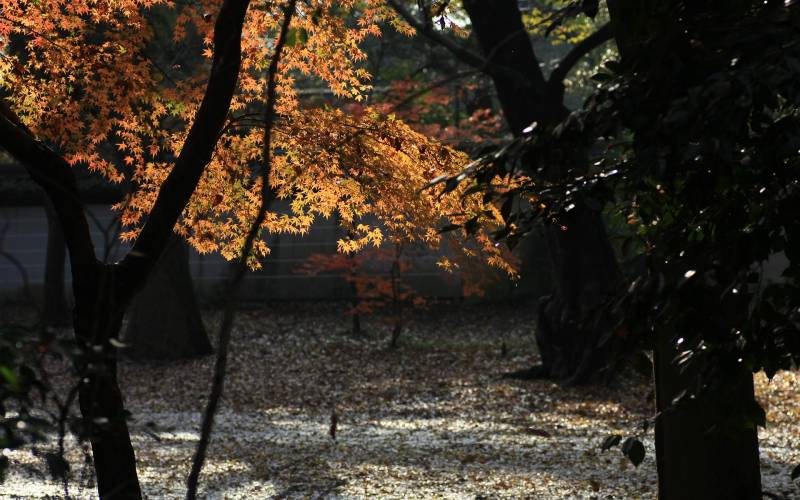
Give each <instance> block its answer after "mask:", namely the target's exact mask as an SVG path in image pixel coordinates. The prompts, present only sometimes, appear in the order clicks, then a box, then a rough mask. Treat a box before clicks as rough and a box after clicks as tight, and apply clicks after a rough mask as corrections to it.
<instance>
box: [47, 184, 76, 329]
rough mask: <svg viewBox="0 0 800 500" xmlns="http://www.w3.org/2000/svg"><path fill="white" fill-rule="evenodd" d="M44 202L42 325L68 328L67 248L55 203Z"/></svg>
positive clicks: (48, 200)
mask: <svg viewBox="0 0 800 500" xmlns="http://www.w3.org/2000/svg"><path fill="white" fill-rule="evenodd" d="M43 201H44V211H45V215H46V216H47V256H46V257H45V267H44V307H43V309H42V323H43V326H45V327H60V326H67V325H69V324H70V320H71V318H70V316H71V315H70V311H69V307H68V306H67V299H66V295H65V293H64V267H65V265H64V263H65V260H66V257H67V246H66V242H65V241H64V233H63V232H62V231H61V223H60V222H58V215H57V214H56V212H55V208H54V207H53V203H52V202H51V201H50V199H49V198H48V197H46V196H45V197H44V200H43Z"/></svg>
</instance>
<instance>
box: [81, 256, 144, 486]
mask: <svg viewBox="0 0 800 500" xmlns="http://www.w3.org/2000/svg"><path fill="white" fill-rule="evenodd" d="M74 272H76V273H77V272H80V273H82V274H83V275H84V279H86V277H87V275H88V276H89V278H88V279H89V280H90V281H89V282H88V283H87V286H86V287H85V288H83V289H81V290H80V291H79V292H78V293H76V295H75V324H74V327H75V337H76V340H77V341H78V344H79V345H80V346H81V348H82V351H83V352H82V355H81V356H80V357H79V358H78V359H77V363H76V364H77V369H78V373H80V374H82V376H83V377H84V378H83V379H82V381H81V384H80V388H79V394H78V395H79V403H80V409H81V415H82V416H83V427H84V428H83V430H84V432H86V433H87V434H88V436H89V439H90V441H91V444H92V455H93V457H94V464H95V472H96V474H97V489H98V493H99V495H100V498H101V499H107V498H114V499H132V500H135V499H140V498H141V497H142V493H141V490H140V487H139V479H138V476H137V472H136V457H135V455H134V451H133V446H132V444H131V439H130V433H129V432H128V425H127V422H126V419H125V417H126V412H125V406H124V404H123V401H122V394H121V392H120V389H119V385H118V383H117V358H116V349H115V348H114V347H113V344H112V339H117V340H118V337H119V331H120V327H121V325H122V316H123V314H124V311H125V306H126V302H127V301H126V300H125V296H124V294H122V293H120V291H121V290H124V289H125V287H124V284H123V283H120V282H119V281H118V279H119V278H118V273H117V269H116V267H115V266H113V265H107V264H101V263H100V262H96V263H95V264H94V266H92V267H91V268H89V269H76V270H75V271H74Z"/></svg>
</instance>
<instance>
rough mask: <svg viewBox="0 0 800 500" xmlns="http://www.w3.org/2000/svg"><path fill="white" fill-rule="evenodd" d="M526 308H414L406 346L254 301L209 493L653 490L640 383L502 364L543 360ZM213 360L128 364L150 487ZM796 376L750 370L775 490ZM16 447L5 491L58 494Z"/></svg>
mask: <svg viewBox="0 0 800 500" xmlns="http://www.w3.org/2000/svg"><path fill="white" fill-rule="evenodd" d="M532 309H533V308H532V306H522V305H520V306H495V307H492V306H481V307H479V308H474V307H473V308H453V307H449V308H448V309H447V310H446V311H444V313H443V314H433V313H432V312H431V311H429V312H427V313H422V314H416V315H414V317H413V319H412V320H411V321H410V322H409V324H408V329H407V331H406V332H405V333H404V337H403V339H402V340H403V342H402V345H401V348H400V349H399V350H397V351H387V350H386V349H385V344H386V338H385V337H386V336H387V335H388V327H387V325H385V324H384V323H382V322H381V321H380V320H377V319H373V320H371V321H367V322H366V329H367V330H368V332H367V336H366V337H363V338H354V337H352V336H351V335H349V334H347V333H346V332H345V330H346V329H347V327H348V325H349V319H348V318H347V317H346V316H344V314H343V312H342V310H339V309H338V308H337V307H335V306H331V305H328V306H325V307H324V308H320V307H318V306H315V305H311V304H309V305H299V306H287V305H276V306H273V307H270V308H269V309H267V310H265V311H261V312H250V313H244V314H243V315H241V316H239V318H240V321H239V327H238V329H237V331H236V335H235V341H234V342H235V344H234V346H233V349H232V360H231V365H230V370H229V373H228V379H227V385H226V395H225V399H224V401H223V410H222V411H221V413H220V415H219V417H218V419H217V426H216V430H215V434H214V439H213V443H212V446H211V449H210V451H209V460H208V462H207V465H206V468H205V469H204V473H203V476H202V485H203V490H202V492H201V495H200V496H201V497H202V498H229V499H236V498H242V499H254V498H376V497H382V498H520V497H529V498H545V499H548V498H593V497H594V498H598V499H599V498H604V499H606V498H619V499H635V498H654V497H655V489H656V479H655V464H654V461H653V448H652V430H650V431H648V433H647V434H644V435H643V434H642V426H641V422H642V420H643V419H644V418H645V417H646V416H647V414H648V410H649V408H650V407H651V403H650V402H649V399H648V387H647V386H646V383H645V381H643V380H638V381H626V382H624V383H619V384H617V385H614V386H613V387H610V388H601V389H598V388H591V389H586V388H571V389H563V388H559V387H557V386H555V385H553V384H550V383H547V382H516V381H505V380H500V379H499V377H498V374H499V373H501V372H503V371H508V370H513V369H518V368H521V367H525V366H527V365H528V364H529V363H531V362H532V361H533V360H534V358H533V357H532V355H531V354H532V352H533V349H534V347H533V344H532V332H531V326H532V325H533V322H532V315H533V314H532V313H533V311H532ZM216 317H217V315H215V314H210V315H209V320H210V321H209V323H210V324H212V325H213V324H215V318H216ZM504 343H505V345H506V355H505V356H503V355H502V354H503V352H502V351H503V349H502V345H503V344H504ZM212 365H213V361H212V359H210V358H209V359H203V360H197V361H191V362H184V363H179V364H172V365H148V366H145V365H135V364H131V363H124V364H123V366H122V373H121V379H122V384H123V387H124V390H125V392H126V395H127V402H128V406H129V409H130V410H131V411H132V412H133V415H134V419H133V421H132V424H131V426H132V430H133V433H134V446H135V448H136V450H137V457H138V459H139V474H140V479H141V481H142V486H143V488H144V492H145V494H146V496H147V497H148V498H153V499H155V498H164V499H172V498H179V497H181V496H182V495H183V494H184V491H185V488H184V483H185V479H186V476H187V474H188V470H189V462H190V459H191V456H192V453H193V450H194V446H195V443H196V440H197V430H198V428H199V421H200V412H201V411H202V408H203V405H204V402H205V397H206V394H207V391H208V384H209V382H210V377H211V367H212ZM797 379H798V377H797V375H796V374H787V373H784V374H781V375H779V376H778V377H777V378H776V380H774V381H773V382H772V383H771V384H769V385H767V383H766V379H765V378H764V377H763V376H760V377H759V378H758V379H757V385H758V390H759V394H760V398H761V400H762V401H763V402H764V403H765V405H766V406H767V409H768V416H769V420H770V424H769V425H768V427H767V429H766V430H764V431H762V432H761V455H762V472H763V477H764V484H765V489H766V490H768V491H770V492H772V493H775V494H779V495H784V496H786V497H788V498H792V497H797V496H798V495H800V488H798V487H796V486H794V485H793V484H792V482H791V480H790V477H789V473H790V471H791V468H792V466H793V465H794V464H796V463H800V452H799V451H798V443H799V442H800V441H798V437H799V436H800V426H799V425H798V422H799V420H798V417H800V401H799V400H800V398H798V395H797V387H798V386H797V385H796V382H797ZM332 408H335V409H336V412H337V414H338V417H339V424H338V426H337V432H336V438H337V439H336V441H334V440H332V439H331V437H330V435H329V431H330V422H331V418H330V416H331V410H332ZM612 433H620V434H623V435H626V436H628V435H636V436H638V437H640V438H642V439H643V441H644V442H645V445H646V447H647V457H646V458H645V461H644V463H643V464H641V465H640V466H639V467H638V468H635V467H634V466H633V465H631V464H630V463H629V462H628V461H627V459H626V458H624V457H623V456H622V454H621V453H620V452H619V451H618V450H616V449H615V450H610V451H607V452H600V450H599V444H600V442H601V441H602V440H603V438H605V437H606V436H607V435H609V434H612ZM68 449H69V454H68V457H69V459H70V462H71V464H72V470H71V480H70V483H69V485H68V486H69V494H70V497H72V498H94V497H95V496H96V494H95V493H94V490H93V485H92V483H91V481H92V479H91V474H90V471H91V469H90V468H89V467H87V466H86V465H84V458H83V454H82V453H81V451H80V448H79V447H78V446H77V444H76V443H75V442H74V441H73V440H70V441H68ZM11 457H12V460H13V466H12V468H13V472H12V474H11V475H10V477H9V478H8V480H7V482H6V483H5V484H4V485H3V486H2V488H1V489H0V491H2V493H0V497H2V498H14V497H15V496H17V497H22V498H45V497H47V496H48V495H49V496H50V497H51V498H61V497H63V496H64V486H63V485H62V484H59V483H58V482H56V481H52V480H50V479H49V478H48V477H47V475H46V468H45V466H44V464H43V463H42V460H41V459H40V458H37V457H35V456H33V455H32V454H31V453H29V452H15V453H12V454H11Z"/></svg>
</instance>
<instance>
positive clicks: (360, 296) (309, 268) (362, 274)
mask: <svg viewBox="0 0 800 500" xmlns="http://www.w3.org/2000/svg"><path fill="white" fill-rule="evenodd" d="M403 248H404V246H403V244H402V243H400V242H397V243H394V244H393V245H392V246H391V248H385V247H381V248H371V249H367V250H364V251H362V252H359V253H358V254H355V255H346V254H341V253H336V254H313V255H311V256H310V257H309V258H308V259H307V260H306V262H304V263H303V265H302V266H300V268H299V269H298V272H301V273H304V274H308V275H311V276H316V275H318V274H320V273H326V272H332V273H337V274H340V275H341V276H342V277H343V278H344V280H345V281H346V282H347V284H348V285H349V287H350V289H351V292H352V300H351V307H350V309H349V310H348V314H350V315H351V316H352V318H353V326H352V332H353V335H360V334H361V316H362V315H363V314H371V313H374V312H376V311H379V310H388V311H389V315H390V320H391V325H392V335H391V337H390V341H389V348H390V349H394V348H396V347H397V341H398V339H399V338H400V334H401V333H402V331H403V315H404V309H405V308H407V307H409V306H411V307H419V306H422V305H423V304H424V303H425V299H424V298H423V297H422V296H421V295H419V294H418V293H417V292H416V291H415V290H414V288H413V287H411V286H410V285H409V284H407V283H406V281H405V280H404V279H403V274H404V273H406V272H408V271H409V270H410V269H411V265H412V264H411V262H410V261H409V260H408V259H407V258H405V257H404V256H403ZM386 267H388V268H389V271H388V273H387V272H386V270H385V268H386Z"/></svg>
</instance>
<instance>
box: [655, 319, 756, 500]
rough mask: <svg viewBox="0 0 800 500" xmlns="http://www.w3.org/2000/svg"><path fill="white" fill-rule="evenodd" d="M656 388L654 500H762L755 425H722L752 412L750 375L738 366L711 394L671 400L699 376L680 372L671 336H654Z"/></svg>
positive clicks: (665, 333)
mask: <svg viewBox="0 0 800 500" xmlns="http://www.w3.org/2000/svg"><path fill="white" fill-rule="evenodd" d="M654 354H655V356H654V363H653V366H654V370H655V385H656V410H657V412H658V413H657V415H658V416H657V417H656V425H655V444H656V467H657V470H658V498H659V499H661V500H672V499H676V500H678V499H684V498H702V499H707V500H756V499H760V498H761V473H760V462H759V455H758V433H757V430H756V428H755V426H748V427H738V428H737V427H731V426H730V425H721V424H722V423H723V422H725V421H726V420H728V419H730V418H731V416H733V415H746V414H747V413H748V410H750V409H752V408H754V407H755V405H756V404H757V403H756V401H755V396H754V391H753V374H752V373H750V372H749V371H748V370H745V369H742V367H741V366H738V367H732V368H731V369H730V370H726V371H725V376H724V378H722V377H719V376H718V377H717V379H716V380H713V381H712V384H713V387H714V389H713V391H707V393H704V394H702V395H699V396H698V397H696V398H691V399H689V398H683V399H682V400H681V401H679V402H677V403H676V404H674V403H673V400H674V399H675V398H677V397H679V396H680V395H681V393H682V392H683V393H685V392H686V390H687V388H690V387H693V386H696V385H697V378H698V375H699V374H698V373H697V371H696V370H693V369H689V370H686V371H684V372H681V371H679V369H678V367H677V366H675V363H674V361H673V360H674V359H675V357H676V356H677V355H678V351H677V350H676V349H675V337H674V335H670V334H669V332H668V331H665V330H661V331H660V332H658V344H657V346H656V349H655V353H654Z"/></svg>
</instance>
